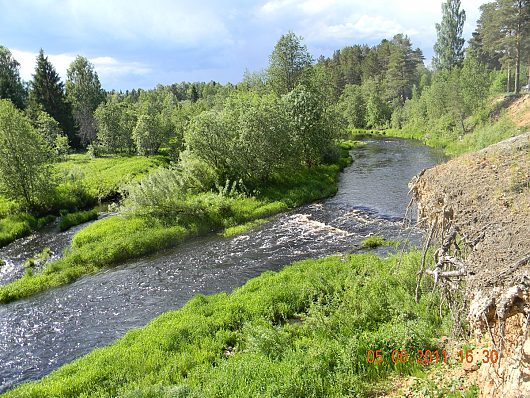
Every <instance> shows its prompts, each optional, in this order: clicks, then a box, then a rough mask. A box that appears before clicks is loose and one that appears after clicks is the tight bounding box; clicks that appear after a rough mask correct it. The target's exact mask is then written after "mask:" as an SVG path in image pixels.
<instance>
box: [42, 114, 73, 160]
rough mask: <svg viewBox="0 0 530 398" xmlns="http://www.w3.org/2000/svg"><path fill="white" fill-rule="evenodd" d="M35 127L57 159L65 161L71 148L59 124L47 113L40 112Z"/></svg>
mask: <svg viewBox="0 0 530 398" xmlns="http://www.w3.org/2000/svg"><path fill="white" fill-rule="evenodd" d="M33 126H34V127H35V130H36V131H37V133H39V134H40V136H41V137H42V138H44V140H45V141H46V143H47V144H48V146H49V147H50V148H52V149H53V151H54V153H55V155H57V158H58V159H61V160H64V159H65V158H66V155H67V154H68V152H69V150H70V146H69V145H68V137H66V136H65V135H63V134H62V131H61V126H60V125H59V123H58V122H57V121H56V120H55V119H54V118H52V117H51V116H50V115H48V114H47V113H46V112H43V111H40V112H39V113H38V116H37V120H35V121H34V122H33Z"/></svg>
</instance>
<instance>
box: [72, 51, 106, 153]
mask: <svg viewBox="0 0 530 398" xmlns="http://www.w3.org/2000/svg"><path fill="white" fill-rule="evenodd" d="M66 74H67V80H66V97H67V98H68V100H69V101H70V103H71V104H72V110H73V116H74V120H75V123H76V127H77V129H78V134H79V139H80V141H81V144H82V145H88V144H90V143H91V142H92V141H94V139H95V138H96V122H95V119H94V111H95V110H96V108H97V107H98V105H99V104H100V103H101V102H103V101H104V100H105V94H104V92H103V90H102V89H101V84H100V82H99V78H98V74H97V73H96V72H95V71H94V66H93V65H92V64H91V63H90V62H88V59H86V58H85V57H81V56H79V55H78V56H77V57H76V59H75V60H74V61H73V62H72V63H71V64H70V66H69V68H68V71H67V72H66Z"/></svg>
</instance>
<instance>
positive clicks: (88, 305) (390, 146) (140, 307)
mask: <svg viewBox="0 0 530 398" xmlns="http://www.w3.org/2000/svg"><path fill="white" fill-rule="evenodd" d="M352 154H353V157H354V161H353V164H352V165H351V166H350V167H348V168H347V169H345V170H344V172H343V173H342V174H341V176H340V181H339V190H338V193H337V195H336V196H335V197H333V198H329V199H327V200H323V201H320V202H318V203H314V204H311V205H307V206H302V207H300V208H297V209H294V210H292V211H289V212H287V213H284V214H281V215H278V216H276V217H274V218H273V219H272V220H271V221H269V222H267V223H266V224H263V225H261V226H260V227H258V228H256V229H254V230H252V231H249V232H247V233H245V234H242V235H239V236H236V237H233V238H222V237H219V236H208V237H203V238H197V239H193V240H190V241H188V242H186V243H184V244H181V245H179V246H178V247H177V248H175V249H172V250H170V251H166V252H164V253H159V254H158V255H155V256H151V257H147V258H143V259H140V260H135V261H131V262H129V263H127V264H124V265H121V266H119V267H116V268H112V269H109V270H104V271H102V272H99V273H98V274H96V275H91V276H86V277H84V278H82V279H80V280H78V281H77V282H75V283H72V284H70V285H67V286H62V287H59V288H56V289H52V290H49V291H46V292H44V293H41V294H39V295H36V296H34V297H30V298H28V299H25V300H21V301H17V302H14V303H10V304H7V305H2V306H0V364H1V368H0V392H1V391H5V390H7V389H9V388H11V387H13V386H15V385H17V384H19V383H21V382H24V381H28V380H35V379H38V378H41V377H43V376H44V375H46V374H48V373H49V372H51V371H52V370H54V369H56V368H57V367H59V366H61V365H62V364H64V363H67V362H69V361H72V360H73V359H75V358H78V357H80V356H81V355H83V354H86V353H87V352H89V351H91V350H92V349H94V348H96V347H101V346H104V345H108V344H109V343H111V342H112V341H114V340H116V339H117V338H119V337H121V336H123V335H124V334H125V333H126V332H127V331H128V330H130V329H132V328H136V327H140V326H143V325H145V324H146V323H147V322H149V321H150V320H151V319H153V318H154V317H156V316H157V315H159V314H161V313H162V312H165V311H168V310H172V309H176V308H179V307H181V306H182V305H183V304H185V303H186V301H188V300H189V299H190V298H191V297H193V296H194V295H195V294H197V293H202V294H212V293H217V292H220V291H230V290H232V289H234V288H235V287H238V286H241V285H243V284H244V283H245V282H246V281H247V280H248V279H250V278H253V277H255V276H258V275H259V274H261V273H262V272H264V271H267V270H279V269H281V268H282V267H283V266H284V265H285V264H289V263H290V262H293V261H295V260H300V259H305V258H314V257H322V256H326V255H330V254H335V253H341V252H358V251H362V250H364V249H362V248H361V247H360V245H359V243H360V241H361V240H362V239H364V238H365V237H367V236H369V235H370V234H376V235H382V236H384V237H386V238H389V239H400V238H401V239H405V238H408V239H410V240H411V241H412V242H418V241H419V239H420V233H419V231H416V230H414V229H404V228H403V216H404V211H405V208H406V206H407V203H408V200H409V198H408V197H407V191H408V188H407V183H408V181H409V180H410V178H411V177H412V176H414V175H415V174H417V173H418V172H420V171H421V170H422V169H423V168H427V167H430V166H432V165H434V164H436V163H439V162H440V161H441V160H442V159H443V158H442V156H441V155H440V153H439V152H437V151H434V150H432V149H430V148H427V147H425V146H423V145H421V144H419V143H417V142H415V141H410V140H400V139H391V138H384V139H383V138H381V139H370V140H367V141H366V145H365V146H363V147H361V148H359V149H355V150H354V151H353V152H352ZM73 232H75V230H74V231H72V232H70V233H64V234H57V233H55V234H54V233H53V231H45V232H44V233H43V234H40V235H35V236H33V237H30V238H26V239H25V240H24V239H23V240H19V241H17V242H14V243H13V244H11V245H10V246H9V247H8V248H4V249H2V250H0V258H3V257H8V256H9V259H10V260H9V261H10V263H11V264H12V267H15V268H16V266H17V261H19V262H22V261H23V257H24V254H26V255H27V254H28V253H29V252H36V251H38V250H39V249H40V250H42V247H44V246H50V245H51V246H53V251H54V253H59V252H60V251H61V250H62V249H63V248H65V247H67V245H68V244H69V242H70V241H71V237H72V233H73ZM27 242H30V243H27ZM50 242H52V243H50ZM27 247H31V250H28V249H27ZM388 250H389V249H388V248H381V249H378V253H379V254H381V255H384V254H385V253H386V252H388ZM17 259H18V260H17ZM12 277H13V276H8V277H6V276H4V279H6V278H12ZM0 280H1V279H0ZM6 280H7V279H6Z"/></svg>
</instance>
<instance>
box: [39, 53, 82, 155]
mask: <svg viewBox="0 0 530 398" xmlns="http://www.w3.org/2000/svg"><path fill="white" fill-rule="evenodd" d="M29 107H30V110H29V113H30V114H31V115H32V117H34V118H35V119H36V118H37V117H38V114H39V111H44V112H46V113H47V114H49V115H50V116H51V117H53V118H54V119H55V120H57V121H58V122H59V124H60V125H61V129H62V130H63V132H64V133H65V134H66V135H67V136H68V138H69V139H70V143H71V144H72V145H76V144H77V142H78V141H77V137H76V134H75V131H74V124H73V119H72V108H71V105H70V103H69V102H68V101H67V100H66V96H65V93H64V85H63V83H62V82H61V78H60V77H59V75H58V74H57V72H56V70H55V68H54V67H53V65H52V64H51V62H50V61H49V60H48V57H46V56H44V51H43V50H42V49H41V50H40V51H39V55H38V56H37V66H36V68H35V74H34V75H33V81H31V83H30V91H29Z"/></svg>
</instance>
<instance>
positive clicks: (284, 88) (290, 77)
mask: <svg viewBox="0 0 530 398" xmlns="http://www.w3.org/2000/svg"><path fill="white" fill-rule="evenodd" d="M302 40H303V39H302V37H299V36H296V35H295V34H294V33H293V32H288V33H287V34H285V35H282V36H281V37H280V39H279V40H278V42H277V43H276V45H275V46H274V50H273V52H272V54H271V56H270V59H269V68H268V69H267V76H268V82H269V83H270V85H271V86H272V88H273V90H274V91H275V93H276V94H278V95H282V94H287V93H289V92H290V91H291V90H293V89H294V88H295V87H296V86H297V85H298V84H299V83H300V82H301V79H302V77H303V73H304V71H305V70H306V69H307V68H309V67H310V65H311V62H312V59H311V55H310V54H309V52H308V51H307V47H306V46H305V45H304V44H302Z"/></svg>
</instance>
